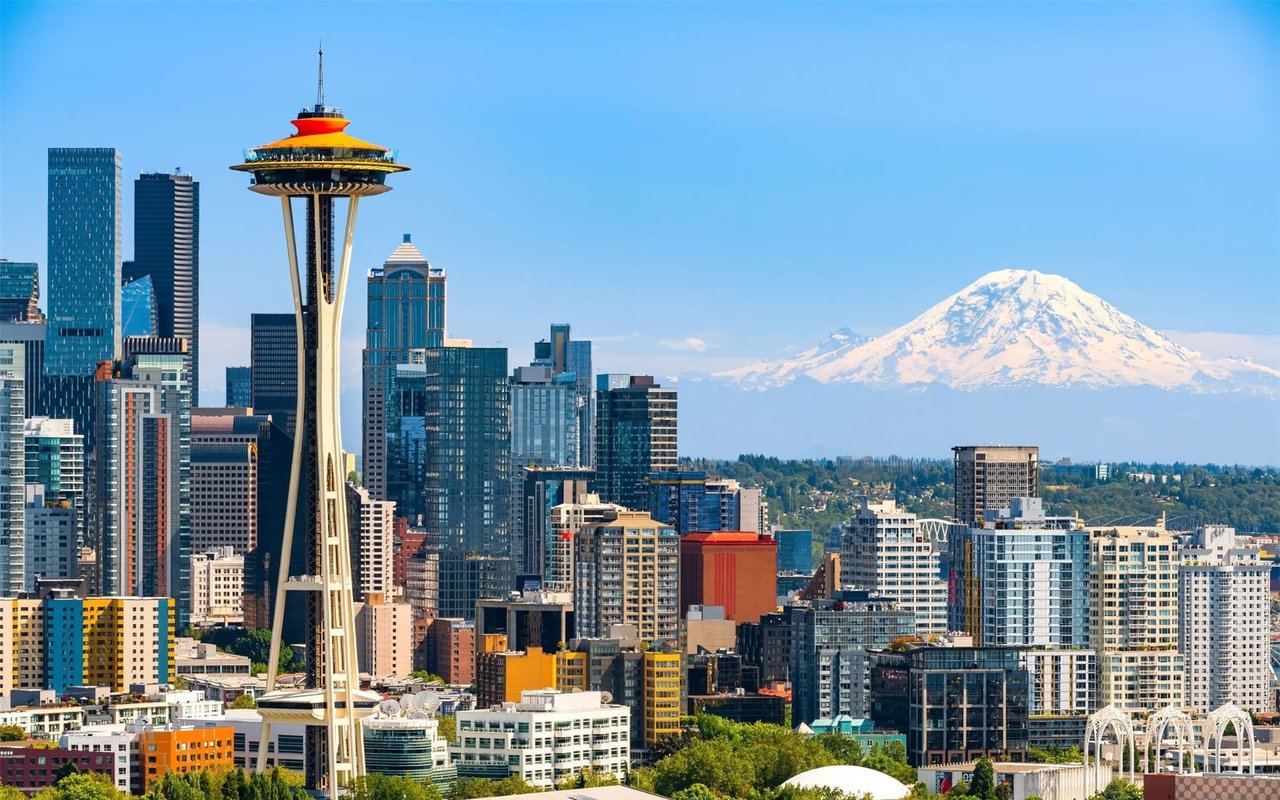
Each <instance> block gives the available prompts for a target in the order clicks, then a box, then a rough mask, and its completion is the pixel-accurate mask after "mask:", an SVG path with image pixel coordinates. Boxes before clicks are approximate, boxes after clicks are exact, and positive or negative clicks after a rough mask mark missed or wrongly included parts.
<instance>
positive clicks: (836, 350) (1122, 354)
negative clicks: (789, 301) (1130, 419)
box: [714, 269, 1280, 397]
mask: <svg viewBox="0 0 1280 800" xmlns="http://www.w3.org/2000/svg"><path fill="white" fill-rule="evenodd" d="M714 377H716V378H719V379H721V380H724V381H727V382H729V383H731V384H734V385H737V386H740V387H742V388H745V389H756V390H765V389H771V388H777V387H780V386H784V385H786V384H789V383H791V382H793V381H795V380H796V379H797V378H801V377H808V378H811V379H812V380H815V381H817V382H819V383H855V384H868V385H872V386H881V387H890V386H901V387H914V388H924V387H927V386H929V385H931V384H937V385H941V386H947V387H950V388H952V389H958V390H961V391H972V390H977V389H982V388H994V387H1014V386H1020V385H1026V386H1029V385H1039V386H1052V387H1061V388H1087V389H1106V388H1116V387H1131V386H1151V387H1156V388H1159V389H1164V390H1169V391H1192V392H1198V393H1221V392H1245V393H1249V394H1259V395H1266V396H1273V397H1276V396H1280V370H1276V369H1274V368H1271V367H1267V366H1264V365H1262V364H1258V363H1256V362H1254V361H1252V360H1250V359H1247V358H1217V359H1215V358H1208V357H1206V356H1204V355H1202V354H1201V353H1199V352H1197V351H1195V350H1192V349H1190V348H1188V347H1184V346H1182V345H1180V344H1177V343H1176V342H1174V341H1172V340H1171V339H1169V338H1168V337H1167V336H1165V335H1164V334H1162V333H1160V332H1159V331H1156V330H1155V329H1153V328H1151V327H1148V326H1147V325H1144V324H1143V323H1141V322H1139V321H1138V320H1136V319H1134V318H1133V317H1131V316H1129V315H1127V314H1125V313H1123V312H1121V311H1120V310H1119V309H1117V308H1116V307H1115V306H1113V305H1111V304H1110V303H1108V302H1106V301H1105V300H1103V299H1102V298H1100V297H1098V296H1097V295H1094V294H1091V293H1089V292H1087V291H1085V290H1084V289H1082V288H1080V287H1079V286H1077V285H1076V284H1075V283H1072V282H1071V281H1070V280H1068V279H1067V278H1065V277H1062V276H1060V275H1048V274H1045V273H1041V272H1037V271H1035V270H1015V269H1006V270H998V271H996V272H991V273H989V274H987V275H984V276H982V277H981V278H979V279H978V280H976V281H974V282H973V283H971V284H969V285H968V286H966V287H965V288H963V289H961V290H960V291H959V292H956V293H955V294H953V295H951V296H950V297H948V298H946V299H945V300H943V301H941V302H940V303H937V304H936V305H934V306H933V307H931V308H929V309H928V310H926V311H925V312H924V313H923V314H920V315H919V316H918V317H916V318H915V319H913V320H911V321H910V322H908V323H906V324H905V325H902V326H900V327H898V328H896V329H894V330H892V331H889V332H888V333H886V334H884V335H883V336H878V337H875V338H873V339H868V338H865V337H860V336H858V335H857V334H855V333H853V332H852V331H850V330H849V329H848V328H841V329H840V330H838V331H836V332H835V333H833V334H831V336H829V337H827V338H826V339H824V340H823V341H822V342H821V343H819V344H818V345H817V346H816V347H813V348H810V349H808V350H805V351H803V352H801V353H798V354H796V355H794V356H792V357H789V358H784V359H777V360H761V361H756V362H754V363H752V364H749V365H747V366H744V367H739V368H737V369H733V370H727V371H724V372H718V373H715V375H714Z"/></svg>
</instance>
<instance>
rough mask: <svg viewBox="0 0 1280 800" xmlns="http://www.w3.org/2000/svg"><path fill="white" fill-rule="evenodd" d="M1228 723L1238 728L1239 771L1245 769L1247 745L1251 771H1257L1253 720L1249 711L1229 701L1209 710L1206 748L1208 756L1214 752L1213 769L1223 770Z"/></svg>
mask: <svg viewBox="0 0 1280 800" xmlns="http://www.w3.org/2000/svg"><path fill="white" fill-rule="evenodd" d="M1228 725H1233V726H1234V727H1235V729H1236V763H1237V764H1238V765H1239V771H1240V772H1242V773H1243V772H1244V771H1245V747H1248V748H1249V750H1248V754H1249V772H1257V768H1256V765H1255V764H1254V759H1253V750H1254V739H1253V720H1252V719H1250V717H1249V712H1247V711H1245V710H1244V709H1243V708H1241V707H1240V706H1238V705H1236V704H1235V703H1227V704H1226V705H1225V706H1219V707H1218V708H1215V709H1214V710H1212V711H1210V712H1209V730H1208V731H1206V732H1205V736H1204V749H1205V756H1206V757H1207V756H1208V755H1209V753H1210V752H1211V751H1212V753H1213V771H1214V772H1222V737H1223V736H1224V735H1226V732H1227V726H1228ZM1210 737H1212V738H1210Z"/></svg>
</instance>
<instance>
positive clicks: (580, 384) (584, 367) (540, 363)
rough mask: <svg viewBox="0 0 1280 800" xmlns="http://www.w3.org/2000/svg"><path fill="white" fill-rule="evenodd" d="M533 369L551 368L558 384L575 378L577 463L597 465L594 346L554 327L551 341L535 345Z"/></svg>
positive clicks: (560, 324) (559, 325)
mask: <svg viewBox="0 0 1280 800" xmlns="http://www.w3.org/2000/svg"><path fill="white" fill-rule="evenodd" d="M533 366H535V367H547V368H548V369H550V370H551V377H552V378H553V379H555V380H557V381H561V380H567V379H569V378H570V377H572V382H573V387H574V392H575V398H574V405H575V409H574V414H575V415H576V417H577V424H578V436H577V439H578V456H577V459H576V461H573V460H570V461H565V462H564V463H566V464H569V463H577V464H581V465H582V466H584V467H585V466H590V465H592V464H594V463H595V426H594V423H593V420H594V416H595V415H594V413H593V406H594V404H593V403H592V396H591V389H592V386H593V385H594V380H593V376H592V373H591V342H590V341H587V340H585V339H574V338H572V336H571V335H570V326H569V324H568V323H566V322H557V323H553V324H552V326H551V338H550V339H543V340H542V341H540V342H534V344H533Z"/></svg>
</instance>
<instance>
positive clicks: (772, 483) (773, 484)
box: [680, 455, 1280, 533]
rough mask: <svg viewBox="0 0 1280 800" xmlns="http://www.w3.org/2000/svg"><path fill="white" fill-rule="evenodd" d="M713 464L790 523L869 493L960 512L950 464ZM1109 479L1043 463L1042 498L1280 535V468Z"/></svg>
mask: <svg viewBox="0 0 1280 800" xmlns="http://www.w3.org/2000/svg"><path fill="white" fill-rule="evenodd" d="M680 467H681V469H688V470H703V471H705V472H707V473H708V474H711V475H716V476H719V477H722V478H732V479H734V480H737V481H738V482H739V483H741V484H742V485H744V486H749V487H759V488H761V489H763V490H764V495H765V497H766V498H767V499H768V501H769V512H770V518H771V521H772V522H773V523H774V525H775V526H778V527H782V528H800V529H808V530H813V531H815V532H819V533H820V532H825V531H826V530H827V529H829V528H830V527H831V526H832V525H836V524H839V523H840V522H842V521H843V520H845V519H848V518H849V517H850V516H851V515H852V514H853V511H854V509H856V508H857V505H858V501H859V498H861V497H869V498H871V499H873V500H885V499H894V500H896V501H898V502H899V503H900V504H902V505H903V506H905V507H906V508H907V510H909V511H912V512H914V513H916V514H918V515H919V516H921V517H939V518H947V517H950V516H951V512H952V491H951V481H952V463H951V461H950V460H941V459H919V458H900V457H897V456H890V457H887V458H869V457H864V458H842V459H838V460H835V461H831V460H786V459H779V458H773V457H770V456H763V455H742V456H739V457H738V458H737V459H736V460H733V461H726V460H714V459H682V460H681V465H680ZM1109 467H1110V475H1109V476H1108V477H1107V479H1105V480H1099V479H1098V478H1097V477H1095V470H1094V469H1093V466H1092V465H1066V464H1053V465H1047V464H1046V465H1041V470H1040V496H1041V497H1043V498H1044V500H1045V507H1046V510H1047V511H1048V512H1049V513H1050V514H1058V515H1075V514H1078V515H1079V516H1080V518H1081V519H1083V520H1086V521H1087V522H1088V523H1089V524H1096V525H1103V524H1111V523H1114V524H1136V523H1140V522H1150V521H1153V520H1155V519H1157V518H1159V517H1160V515H1161V514H1163V515H1165V518H1166V519H1167V520H1168V524H1169V527H1170V528H1173V529H1176V530H1187V529H1190V528H1194V527H1196V526H1197V525H1203V524H1210V523H1212V524H1222V525H1230V526H1232V527H1234V528H1235V529H1236V530H1237V531H1239V532H1241V533H1280V470H1277V469H1275V468H1258V467H1242V466H1233V465H1220V464H1182V463H1177V464H1142V463H1115V464H1110V465H1109Z"/></svg>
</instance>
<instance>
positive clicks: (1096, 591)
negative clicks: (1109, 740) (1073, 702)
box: [1089, 523, 1184, 714]
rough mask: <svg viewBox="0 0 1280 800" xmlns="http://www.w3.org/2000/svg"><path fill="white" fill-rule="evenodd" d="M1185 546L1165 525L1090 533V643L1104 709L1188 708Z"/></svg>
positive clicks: (1100, 529) (1114, 528)
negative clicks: (1182, 588) (1181, 624)
mask: <svg viewBox="0 0 1280 800" xmlns="http://www.w3.org/2000/svg"><path fill="white" fill-rule="evenodd" d="M1177 547H1178V545H1177V542H1176V541H1174V538H1173V537H1172V536H1171V535H1170V534H1169V533H1168V531H1166V530H1165V528H1164V524H1163V523H1161V524H1159V525H1157V526H1155V527H1128V526H1120V527H1111V528H1096V529H1091V530H1090V531H1089V600H1090V609H1089V640H1090V647H1091V648H1092V649H1093V650H1094V651H1095V652H1097V654H1098V705H1099V707H1105V706H1108V705H1114V706H1115V707H1116V708H1118V709H1120V710H1121V711H1126V712H1129V713H1131V714H1148V713H1152V712H1155V711H1158V710H1159V709H1162V708H1164V707H1165V706H1169V705H1175V706H1180V705H1182V704H1183V698H1184V692H1183V662H1182V653H1181V652H1180V651H1179V650H1178V552H1177Z"/></svg>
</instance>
